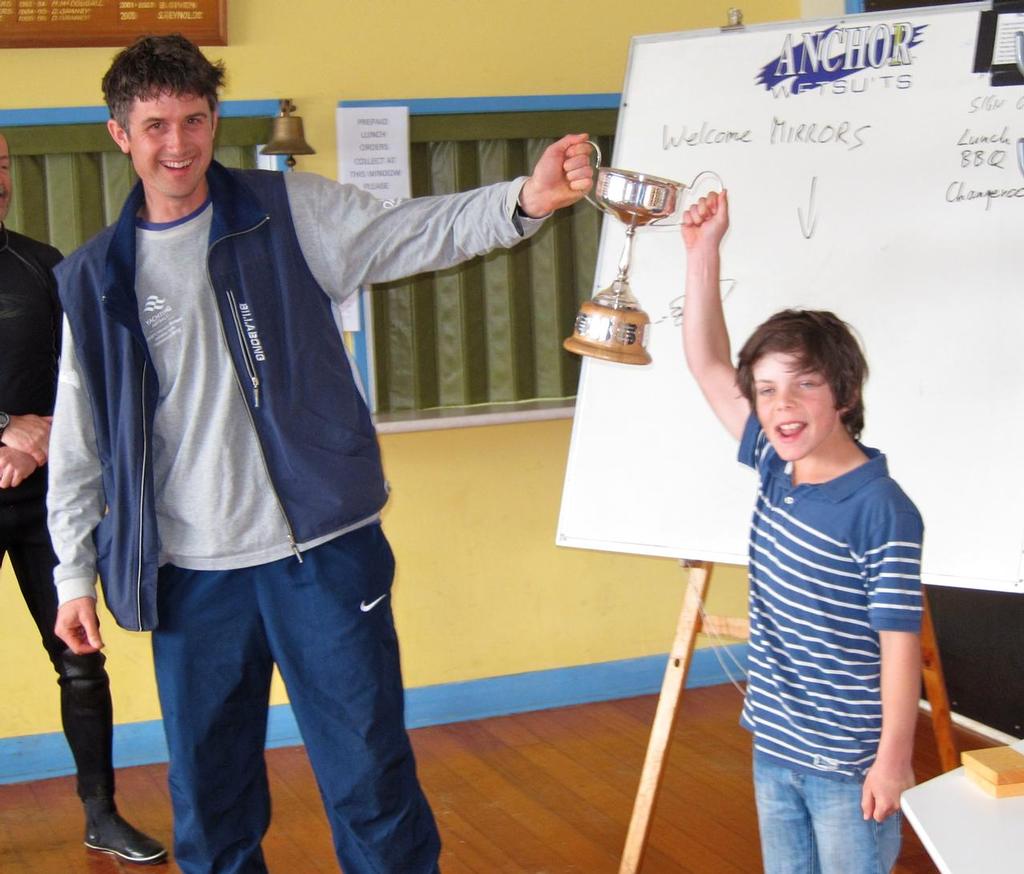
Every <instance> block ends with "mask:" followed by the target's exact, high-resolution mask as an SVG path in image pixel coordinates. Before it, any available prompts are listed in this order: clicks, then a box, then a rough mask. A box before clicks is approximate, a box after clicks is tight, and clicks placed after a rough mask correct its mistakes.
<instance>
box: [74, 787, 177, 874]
mask: <svg viewBox="0 0 1024 874" xmlns="http://www.w3.org/2000/svg"><path fill="white" fill-rule="evenodd" d="M83 804H85V845H86V846H87V847H88V848H89V849H90V850H98V851H99V852H101V853H110V854H111V855H113V856H118V857H120V858H121V859H124V860H125V861H126V862H134V863H135V864H136V865H158V864H160V863H161V862H166V861H167V850H165V849H164V848H163V846H162V845H161V844H160V842H159V841H155V840H153V838H151V837H149V835H144V834H143V833H142V832H140V831H139V830H138V829H137V828H135V827H134V826H132V825H131V824H130V823H128V822H126V821H125V820H124V819H123V818H122V817H121V814H119V813H118V812H117V807H116V806H115V804H114V799H113V798H103V797H100V798H86V799H84V800H83Z"/></svg>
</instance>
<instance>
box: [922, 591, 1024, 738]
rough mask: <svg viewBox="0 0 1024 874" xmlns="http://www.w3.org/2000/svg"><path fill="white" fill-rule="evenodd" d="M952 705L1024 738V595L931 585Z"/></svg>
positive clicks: (958, 711)
mask: <svg viewBox="0 0 1024 874" xmlns="http://www.w3.org/2000/svg"><path fill="white" fill-rule="evenodd" d="M927 592H928V599H929V603H930V604H931V608H932V621H933V622H934V624H935V636H936V638H937V640H938V646H939V653H940V655H941V658H942V670H943V673H944V674H945V677H946V689H947V691H948V693H949V704H950V709H951V710H952V711H953V712H954V713H959V714H960V715H961V716H966V717H968V718H970V719H973V720H976V721H977V722H980V723H982V724H983V725H988V726H991V727H992V728H995V729H998V730H999V731H1002V732H1005V733H1006V734H1009V735H1012V736H1013V737H1018V738H1020V737H1024V595H1022V594H1017V593H1010V592H989V591H981V590H977V589H960V588H953V587H949V586H928V587H927Z"/></svg>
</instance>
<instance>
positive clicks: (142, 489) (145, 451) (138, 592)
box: [135, 360, 149, 631]
mask: <svg viewBox="0 0 1024 874" xmlns="http://www.w3.org/2000/svg"><path fill="white" fill-rule="evenodd" d="M148 369H149V361H147V360H144V361H143V362H142V403H141V404H139V406H140V407H141V409H142V476H141V477H140V482H139V544H138V546H139V553H138V567H137V568H136V571H135V615H136V617H138V625H139V631H142V550H143V546H142V520H143V519H145V518H146V514H145V500H146V465H147V464H148V462H149V439H148V438H147V436H146V371H147V370H148Z"/></svg>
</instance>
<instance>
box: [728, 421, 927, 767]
mask: <svg viewBox="0 0 1024 874" xmlns="http://www.w3.org/2000/svg"><path fill="white" fill-rule="evenodd" d="M861 449H862V450H863V451H864V453H865V454H866V455H867V456H868V461H867V462H866V463H865V464H863V465H861V466H860V467H858V468H856V469H855V470H852V471H850V472H849V473H845V474H843V475H842V476H839V477H836V478H835V479H833V480H830V481H829V482H826V483H819V484H805V485H798V486H794V485H793V482H792V478H791V476H790V473H789V467H788V465H787V464H786V462H784V461H783V460H782V459H781V458H779V456H778V455H777V454H776V452H775V450H774V449H773V448H772V446H771V444H770V443H769V442H768V438H767V436H766V435H765V433H764V431H762V430H761V427H760V425H759V424H758V421H757V418H756V417H754V416H751V418H750V420H749V421H748V422H747V426H746V429H745V431H744V434H743V439H742V441H741V444H740V453H739V459H740V461H741V462H743V463H744V464H747V465H749V466H750V467H753V468H754V469H756V470H757V472H758V474H759V477H760V488H759V490H758V496H757V503H756V505H755V507H754V517H753V520H752V522H751V528H750V647H749V676H748V684H747V695H746V700H745V702H744V706H743V716H742V719H741V723H742V724H743V725H744V726H745V727H746V728H748V729H750V730H751V731H753V732H754V749H755V750H756V752H757V753H758V754H760V755H768V756H771V757H773V758H774V759H776V760H781V762H782V763H785V764H787V765H789V766H791V767H794V768H797V769H802V770H810V771H813V772H815V773H819V774H820V773H823V772H824V773H829V774H832V775H834V776H835V777H837V778H840V779H844V778H849V779H860V778H861V777H862V776H863V775H864V773H865V772H866V771H867V769H868V768H870V767H871V764H872V762H873V761H874V759H875V754H876V753H877V751H878V742H879V738H880V736H881V731H882V704H881V687H880V679H881V673H880V665H881V659H880V646H879V637H878V632H879V631H911V632H916V631H918V630H919V629H920V625H921V582H920V570H921V537H922V534H923V525H922V522H921V516H920V514H919V513H918V512H917V508H916V507H915V506H914V504H913V503H912V502H911V500H910V499H909V498H908V497H907V496H906V495H905V494H904V493H903V491H902V490H901V489H900V487H899V486H898V485H897V484H896V482H895V481H894V480H892V479H891V478H890V477H889V471H888V468H887V466H886V462H885V456H884V455H882V454H881V453H879V452H878V450H876V449H868V448H867V447H863V446H862V447H861Z"/></svg>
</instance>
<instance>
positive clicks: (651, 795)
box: [619, 561, 960, 874]
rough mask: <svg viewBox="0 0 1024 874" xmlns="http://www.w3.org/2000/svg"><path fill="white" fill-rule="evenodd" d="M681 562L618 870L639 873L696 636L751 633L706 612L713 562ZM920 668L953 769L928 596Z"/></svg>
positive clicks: (741, 622) (943, 753)
mask: <svg viewBox="0 0 1024 874" xmlns="http://www.w3.org/2000/svg"><path fill="white" fill-rule="evenodd" d="M680 564H681V565H682V566H683V567H685V568H689V580H688V582H687V584H686V592H685V594H684V595H683V608H682V610H681V611H680V614H679V624H678V626H677V627H676V636H675V639H674V640H673V641H672V650H671V652H669V656H668V665H667V667H666V668H665V678H664V680H663V681H662V684H661V693H660V695H659V696H658V709H657V711H656V712H655V714H654V725H653V726H652V727H651V739H650V741H648V744H647V756H646V758H645V759H644V767H643V770H642V771H641V773H640V786H639V788H638V789H637V793H636V799H635V800H634V802H633V816H632V819H631V820H630V823H629V831H628V832H627V834H626V846H625V848H624V849H623V851H622V861H621V863H620V864H619V874H637V872H638V871H639V870H640V864H641V862H642V861H643V855H644V850H645V849H646V847H647V836H648V834H649V833H650V830H651V821H652V819H653V814H654V803H655V801H656V800H657V796H658V789H659V788H660V786H661V776H662V773H663V772H664V770H665V759H666V755H667V753H668V745H669V741H670V740H671V738H672V731H673V729H674V727H675V721H676V713H677V711H678V710H679V702H680V699H681V698H682V696H683V689H684V688H685V686H686V674H687V672H688V671H689V668H690V660H691V658H692V656H693V648H694V645H695V644H696V643H697V635H698V634H699V633H700V632H701V631H706V632H708V633H709V634H716V635H727V636H729V637H738V638H743V639H746V638H747V637H749V625H748V623H747V620H746V619H737V618H733V617H724V616H707V615H702V612H703V611H702V609H701V608H702V606H703V604H704V600H705V596H706V595H707V591H708V584H709V583H710V581H711V570H712V567H713V565H712V564H711V563H710V562H702V561H701V562H688V561H681V562H680ZM921 672H922V674H923V677H924V686H925V693H926V695H927V696H928V701H929V703H930V704H931V707H932V730H933V731H934V732H935V742H936V744H937V746H938V749H939V761H940V762H941V764H942V769H943V770H944V771H950V770H952V769H953V768H955V767H957V766H958V765H959V764H960V762H959V754H958V753H957V749H956V743H955V741H954V739H953V725H952V721H951V720H950V716H949V698H948V696H947V694H946V683H945V680H944V679H943V676H942V665H941V663H940V661H939V650H938V647H937V646H936V642H935V627H934V626H933V625H932V617H931V612H930V610H929V607H928V599H927V597H926V598H925V599H924V615H923V617H922V621H921Z"/></svg>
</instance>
